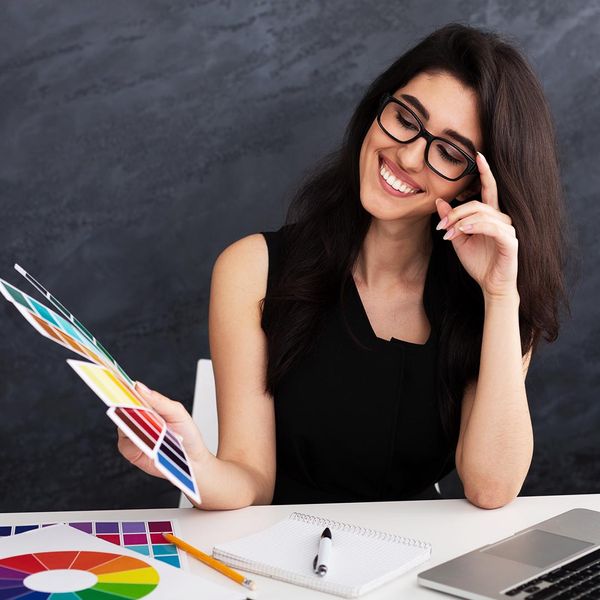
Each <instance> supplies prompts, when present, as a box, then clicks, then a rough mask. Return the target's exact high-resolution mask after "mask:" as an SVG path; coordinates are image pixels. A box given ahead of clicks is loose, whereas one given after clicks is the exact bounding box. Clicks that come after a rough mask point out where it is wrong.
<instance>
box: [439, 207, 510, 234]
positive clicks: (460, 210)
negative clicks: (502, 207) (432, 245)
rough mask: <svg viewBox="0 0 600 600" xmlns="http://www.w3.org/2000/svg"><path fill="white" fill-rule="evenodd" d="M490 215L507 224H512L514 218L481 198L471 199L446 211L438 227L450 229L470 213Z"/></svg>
mask: <svg viewBox="0 0 600 600" xmlns="http://www.w3.org/2000/svg"><path fill="white" fill-rule="evenodd" d="M474 214H479V215H489V216H490V217H491V218H494V219H499V220H500V221H502V222H503V223H506V224H507V225H512V219H511V218H510V217H509V216H508V215H507V214H505V213H503V212H501V211H499V210H497V209H495V208H494V207H493V206H490V205H489V204H484V203H483V202H480V201H479V200H471V201H470V202H466V203H465V204H461V205H460V206H456V207H455V208H452V209H451V210H449V211H448V212H447V213H446V215H445V216H446V220H445V221H444V219H442V220H441V221H440V222H439V223H438V226H437V229H446V230H447V229H449V228H451V227H454V225H455V224H456V223H457V222H458V221H459V220H460V219H464V218H466V217H468V216H469V215H474Z"/></svg>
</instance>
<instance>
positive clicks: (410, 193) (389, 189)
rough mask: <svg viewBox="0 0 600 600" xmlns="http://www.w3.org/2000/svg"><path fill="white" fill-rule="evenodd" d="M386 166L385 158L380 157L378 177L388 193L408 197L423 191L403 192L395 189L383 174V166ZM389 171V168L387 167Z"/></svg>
mask: <svg viewBox="0 0 600 600" xmlns="http://www.w3.org/2000/svg"><path fill="white" fill-rule="evenodd" d="M382 166H385V162H384V161H383V159H380V160H379V161H378V166H377V178H378V179H379V183H380V185H381V187H382V188H383V189H384V190H385V191H386V192H387V193H388V194H391V195H392V196H397V197H398V198H407V197H408V196H417V195H418V194H420V193H421V191H420V190H419V191H418V192H401V191H400V190H396V189H394V188H393V187H392V186H391V185H390V184H389V183H388V182H387V181H386V180H385V179H384V178H383V175H382V174H381V167H382ZM386 169H387V166H386ZM387 170H388V171H389V169H387ZM407 183H408V182H407Z"/></svg>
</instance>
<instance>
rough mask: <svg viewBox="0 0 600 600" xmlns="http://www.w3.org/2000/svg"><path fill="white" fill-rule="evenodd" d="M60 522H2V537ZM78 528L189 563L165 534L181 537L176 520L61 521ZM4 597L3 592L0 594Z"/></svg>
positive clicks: (168, 560) (172, 562)
mask: <svg viewBox="0 0 600 600" xmlns="http://www.w3.org/2000/svg"><path fill="white" fill-rule="evenodd" d="M57 524H58V523H35V524H29V525H0V539H1V538H2V537H6V536H9V535H18V534H20V533H25V532H26V531H33V530H34V529H39V528H40V527H49V526H50V525H57ZM62 525H70V526H71V527H74V528H75V529H78V530H79V531H83V532H84V533H89V534H90V535H94V536H96V537H97V538H100V539H101V540H105V541H107V542H111V543H112V544H116V545H117V546H124V547H125V548H128V549H129V550H133V551H134V552H137V553H138V554H143V555H144V556H150V557H151V558H155V559H156V560H161V561H162V562H165V563H167V564H168V565H171V566H173V567H177V568H180V567H185V566H187V555H186V554H185V552H182V551H181V550H179V548H177V546H175V544H171V543H169V542H167V540H165V538H164V537H163V533H172V534H174V535H176V536H179V531H178V525H177V521H175V520H174V521H75V522H73V523H62ZM0 598H1V594H0Z"/></svg>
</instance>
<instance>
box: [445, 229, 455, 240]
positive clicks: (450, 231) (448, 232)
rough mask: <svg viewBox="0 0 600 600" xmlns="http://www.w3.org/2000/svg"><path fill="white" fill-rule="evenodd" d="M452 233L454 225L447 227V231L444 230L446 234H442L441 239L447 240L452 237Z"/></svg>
mask: <svg viewBox="0 0 600 600" xmlns="http://www.w3.org/2000/svg"><path fill="white" fill-rule="evenodd" d="M453 235H454V227H453V228H452V229H448V231H446V235H445V236H444V238H443V239H445V240H449V239H451V238H452V236H453Z"/></svg>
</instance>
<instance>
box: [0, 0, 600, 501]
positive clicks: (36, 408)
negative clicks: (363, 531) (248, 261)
mask: <svg viewBox="0 0 600 600" xmlns="http://www.w3.org/2000/svg"><path fill="white" fill-rule="evenodd" d="M454 20H461V21H464V22H467V23H470V24H473V25H476V26H483V27H490V28H493V29H497V30H499V31H500V32H503V33H505V34H507V35H510V36H512V38H513V39H514V40H515V41H516V42H517V43H518V44H520V45H521V47H522V48H523V49H524V50H525V52H526V54H527V55H528V56H529V58H530V60H531V62H532V64H533V66H534V68H535V70H536V72H537V73H538V74H539V76H540V79H541V80H542V82H543V85H544V87H545V89H546V91H547V94H548V97H549V100H550V103H551V105H552V108H553V111H554V114H555V119H556V123H557V129H558V137H559V141H560V147H561V160H562V167H563V180H564V185H565V189H566V191H567V194H568V211H569V215H570V218H571V224H572V229H573V233H572V235H573V238H574V240H575V241H576V243H577V244H578V245H579V248H580V250H579V251H580V254H581V271H582V275H583V276H582V278H581V281H580V283H579V285H578V287H576V288H575V289H574V291H573V318H572V319H571V320H570V321H567V322H565V324H564V327H563V329H562V332H561V337H560V339H559V341H558V342H557V343H556V344H554V345H553V346H550V347H545V348H544V349H543V350H542V352H541V353H540V354H539V355H538V356H537V359H536V360H535V361H534V363H533V365H532V366H531V369H530V375H529V377H528V392H529V399H530V404H531V409H532V413H533V418H534V424H535V434H536V450H535V456H534V464H533V467H532V469H531V473H530V475H529V477H528V479H527V482H526V485H525V488H524V490H523V493H524V494H553V493H576V492H600V483H599V482H600V444H599V434H598V432H599V430H600V405H599V403H598V388H599V386H600V345H599V343H598V339H599V338H600V319H599V316H600V303H598V301H597V296H598V293H599V292H600V270H599V269H598V262H599V259H600V246H599V245H598V244H597V243H596V240H597V239H598V234H597V229H598V223H599V222H600V198H599V194H598V189H599V188H600V180H599V170H598V167H597V165H598V161H599V158H600V157H599V148H600V145H599V144H598V140H599V139H600V131H599V128H600V118H599V114H598V106H599V103H598V98H599V97H600V77H599V59H598V57H599V56H600V39H599V37H598V31H599V30H600V4H599V3H598V2H596V1H588V2H582V1H579V2H577V1H574V2H569V3H565V2H547V1H535V0H531V1H529V2H526V3H524V2H517V1H516V0H513V1H510V2H502V3H497V2H475V1H469V0H465V1H462V2H439V1H437V0H436V1H431V0H419V1H418V2H416V1H415V2H399V1H397V0H396V1H385V2H370V3H366V2H358V1H356V0H344V1H343V2H342V1H339V0H338V1H330V2H315V1H310V0H302V1H292V0H286V1H281V0H279V1H276V0H269V1H267V0H263V1H248V2H236V3H234V2H229V1H226V0H223V1H195V0H189V1H184V0H181V1H177V2H174V1H166V0H165V1H158V0H154V1H149V0H129V1H128V2H116V1H104V2H86V1H83V0H81V1H77V0H62V1H61V2H50V1H49V0H3V2H2V3H1V4H0V156H1V157H2V159H1V160H0V198H1V202H2V204H1V206H2V218H1V219H0V236H1V240H2V252H1V253H0V276H2V277H3V278H6V279H8V280H10V281H12V282H14V283H16V284H17V285H19V286H20V287H22V288H23V289H25V290H28V287H27V283H26V282H25V281H24V280H22V279H21V278H20V277H19V276H18V274H17V273H16V272H14V271H13V270H12V265H13V263H14V262H15V261H18V262H19V263H20V264H22V265H23V266H24V267H25V268H27V269H28V270H30V271H31V273H32V274H34V275H35V276H37V277H38V278H39V279H40V280H41V281H42V282H43V283H45V284H46V285H47V286H48V288H49V289H50V290H52V291H53V292H54V293H55V294H56V295H57V297H58V298H60V299H62V300H63V302H64V303H65V304H66V305H67V306H68V307H69V308H70V309H71V310H72V311H73V312H74V313H75V314H76V315H77V316H78V317H79V318H80V319H81V320H82V321H83V322H84V323H85V324H86V325H87V326H88V328H90V329H91V330H92V331H93V332H94V333H95V334H96V335H97V336H98V337H99V338H100V340H101V341H102V342H103V343H104V345H105V346H106V347H107V348H108V349H109V350H110V351H111V352H112V353H113V354H114V356H115V357H116V358H117V359H118V360H119V361H120V362H121V364H122V365H124V367H125V369H126V370H127V371H128V372H129V373H130V374H131V375H132V376H133V377H134V378H137V379H141V380H142V381H145V382H146V383H147V384H149V385H151V386H153V387H155V388H156V389H158V390H160V391H162V392H163V393H165V394H166V395H168V396H170V397H172V398H177V399H180V400H182V401H184V402H185V403H186V404H187V405H188V406H190V402H191V398H192V393H193V384H194V373H195V363H196V359H197V358H198V357H201V356H208V342H207V323H206V321H207V296H208V289H209V279H210V272H211V267H212V264H213V261H214V259H215V258H216V256H217V254H218V253H219V252H220V251H221V250H222V249H223V248H224V247H225V246H226V245H228V244H229V243H231V242H232V241H234V240H236V239H238V238H239V237H241V236H243V235H246V234H248V233H251V232H256V231H260V230H265V229H273V228H276V227H278V226H279V224H280V223H281V221H282V219H283V216H284V214H285V208H286V206H287V202H288V201H289V197H290V195H291V193H292V192H293V190H294V189H295V187H296V186H297V185H298V183H299V181H300V178H301V177H302V175H303V173H304V172H305V171H306V170H307V169H308V168H309V167H310V166H311V165H314V164H315V163H316V161H318V160H319V157H321V156H323V155H324V154H325V153H326V152H328V151H329V150H331V149H333V148H334V146H336V145H337V143H338V142H339V141H340V139H341V135H342V132H343V128H344V127H345V125H346V122H347V119H348V118H349V116H350V114H351V112H352V110H353V108H354V106H355V104H356V102H357V101H358V99H359V97H360V96H361V94H362V92H363V91H364V90H365V88H366V86H367V85H368V83H369V82H370V81H371V80H372V79H373V78H374V77H375V76H376V75H378V74H379V73H380V72H381V71H382V70H383V69H384V68H386V67H387V66H388V65H389V64H390V63H391V62H392V61H393V60H394V59H395V58H397V56H399V55H400V54H401V53H402V52H403V51H405V50H406V49H407V48H408V47H410V46H411V45H413V44H414V43H415V42H416V41H417V40H418V39H420V38H421V37H422V36H424V35H425V34H427V33H429V32H430V31H432V30H433V29H435V28H437V27H439V26H441V25H443V24H445V23H447V22H449V21H454ZM0 333H1V336H0V409H1V411H2V413H1V414H2V416H1V420H0V435H1V441H0V465H1V468H0V510H4V511H9V510H11V511H16V510H44V509H55V510H60V509H77V508H81V509H83V508H109V507H141V506H168V505H174V504H175V503H176V501H177V497H178V493H177V491H176V490H175V489H174V488H172V487H171V486H170V485H169V484H168V483H165V482H163V481H159V480H156V479H153V478H151V477H148V476H146V475H144V474H141V473H140V472H138V471H137V470H136V469H134V468H133V467H130V466H129V465H128V464H127V463H126V462H125V460H123V459H122V458H121V457H120V455H119V454H118V453H117V450H116V444H115V440H116V435H115V430H114V427H112V426H111V425H110V423H109V421H108V420H107V419H106V417H105V416H104V411H103V409H102V405H101V403H100V402H99V400H97V399H96V397H95V396H94V395H93V394H92V393H91V392H90V391H89V390H88V389H87V388H86V387H85V386H83V385H82V382H81V381H79V379H78V378H77V377H76V376H75V374H74V373H73V372H71V370H70V369H69V367H68V366H67V365H66V363H65V362H64V359H65V358H68V357H69V354H68V353H67V352H66V351H63V350H62V349H60V348H58V347H55V345H54V344H52V343H51V342H49V341H47V340H43V339H41V338H40V337H39V336H38V335H37V334H36V333H35V332H34V331H33V330H31V329H30V328H29V326H28V325H27V324H26V323H24V322H23V320H22V318H21V317H20V316H19V315H18V314H17V312H16V311H15V310H14V308H13V307H12V306H10V305H8V303H6V302H3V303H1V304H0Z"/></svg>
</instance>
